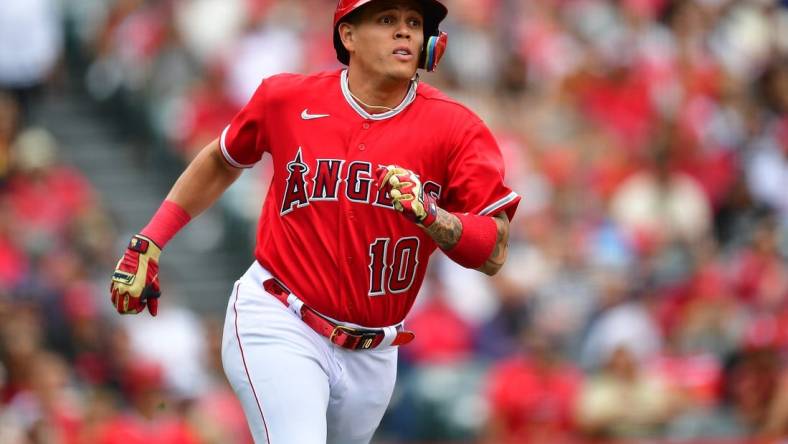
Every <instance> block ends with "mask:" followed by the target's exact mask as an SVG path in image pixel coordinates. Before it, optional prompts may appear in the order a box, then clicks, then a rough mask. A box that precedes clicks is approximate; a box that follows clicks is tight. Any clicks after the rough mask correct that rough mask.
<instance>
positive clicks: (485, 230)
mask: <svg viewBox="0 0 788 444" xmlns="http://www.w3.org/2000/svg"><path fill="white" fill-rule="evenodd" d="M453 214H454V215H455V216H457V218H458V219H460V223H461V224H462V234H461V235H460V240H459V241H458V242H457V245H455V246H454V247H452V249H451V250H449V251H445V253H446V256H449V258H451V260H453V261H454V262H457V263H458V264H460V265H462V266H463V267H465V268H474V269H475V268H479V267H481V266H482V265H484V263H485V262H487V259H488V258H489V257H490V254H492V252H493V248H495V241H496V239H497V238H498V225H497V224H496V223H495V220H493V218H492V217H490V216H477V215H475V214H460V213H453Z"/></svg>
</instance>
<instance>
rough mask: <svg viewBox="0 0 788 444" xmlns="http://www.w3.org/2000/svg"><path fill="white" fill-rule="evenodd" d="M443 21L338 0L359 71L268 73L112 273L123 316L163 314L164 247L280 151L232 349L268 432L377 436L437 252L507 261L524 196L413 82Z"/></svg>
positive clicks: (454, 109) (250, 406)
mask: <svg viewBox="0 0 788 444" xmlns="http://www.w3.org/2000/svg"><path fill="white" fill-rule="evenodd" d="M446 14H447V10H446V8H445V7H444V6H443V5H442V4H441V3H440V2H439V1H437V0H355V1H353V0H342V1H340V2H339V4H338V6H337V9H336V13H335V16H334V37H333V38H334V46H335V48H336V51H337V57H338V59H339V60H340V61H341V62H342V63H344V64H346V65H347V69H343V70H340V71H336V72H328V73H320V74H315V75H309V76H305V75H293V74H282V75H277V76H273V77H270V78H267V79H265V80H263V81H262V83H261V84H260V86H259V88H258V89H257V91H256V92H255V93H254V96H253V97H252V98H251V100H250V101H249V103H248V104H247V105H246V106H245V107H244V108H243V109H242V110H241V111H240V112H239V113H238V114H237V115H236V116H235V118H234V119H233V120H232V121H231V122H230V123H229V125H228V126H227V127H226V128H225V129H224V131H223V132H222V134H221V136H220V137H219V138H218V139H217V140H215V141H214V142H213V143H211V144H209V145H208V146H207V147H205V148H204V149H203V150H202V151H201V152H200V153H199V155H198V156H197V157H196V158H195V159H194V160H193V161H192V162H191V164H190V165H189V166H188V167H187V168H186V170H185V172H184V173H183V174H182V175H181V177H180V178H179V179H178V181H177V182H176V183H175V185H174V186H173V188H172V190H171V191H170V193H169V194H168V196H167V198H166V200H165V201H164V202H163V204H162V206H161V208H160V209H159V210H158V211H157V213H156V214H155V215H154V216H153V218H152V219H151V221H150V223H149V224H148V225H147V226H146V227H145V228H144V229H143V230H142V231H141V233H140V234H138V235H135V236H134V237H133V238H132V240H131V242H130V244H129V247H128V249H127V250H126V253H125V255H124V257H123V258H122V259H121V261H120V262H119V263H118V267H117V269H116V270H115V273H114V274H113V277H112V288H111V293H112V302H113V304H114V305H115V307H116V308H117V310H118V311H119V312H120V313H132V314H133V313H139V312H140V311H142V310H143V309H144V308H145V307H147V308H148V310H149V311H150V313H151V314H152V315H155V314H156V311H157V308H158V297H159V284H158V261H159V255H160V253H161V249H162V248H164V247H165V245H166V244H167V242H168V241H169V240H170V239H171V238H172V237H173V236H174V235H175V233H176V232H177V231H178V230H180V229H181V228H182V227H183V226H184V225H186V224H187V223H188V222H189V220H190V219H191V218H192V217H195V216H197V215H198V214H200V213H201V212H202V211H203V210H205V209H206V208H207V207H208V206H210V205H211V204H213V202H215V201H216V199H217V198H218V197H219V196H220V195H221V194H222V193H223V192H224V190H225V189H227V187H228V186H230V184H232V183H233V181H235V179H236V178H237V177H238V176H239V175H240V174H241V171H242V169H243V168H248V167H250V166H252V165H254V164H255V163H256V162H258V161H259V160H260V158H261V157H262V155H263V154H264V153H266V152H268V153H270V155H271V158H272V162H273V170H274V175H273V181H272V184H271V187H270V190H269V192H268V195H267V196H266V197H265V202H264V205H263V210H262V214H261V216H260V221H259V227H258V235H257V245H256V249H255V259H256V260H255V261H254V263H253V264H252V266H251V267H250V268H249V269H248V270H247V271H246V273H245V274H244V275H243V276H242V277H241V278H240V279H239V280H238V281H237V282H236V283H235V286H234V287H233V289H232V293H231V295H230V300H229V304H228V309H227V316H226V322H225V327H224V337H223V350H222V359H223V363H224V368H225V373H226V375H227V378H228V379H229V381H230V383H231V384H232V386H233V388H234V390H235V392H236V393H237V395H238V397H239V399H240V400H241V403H242V404H243V407H244V411H245V414H246V417H247V420H248V422H249V426H250V428H251V430H252V434H253V435H254V438H255V441H256V442H258V443H275V444H283V443H297V444H315V443H326V442H330V443H341V444H355V443H368V442H369V441H370V440H371V439H372V435H373V433H374V431H375V429H376V428H377V426H378V424H379V423H380V420H381V418H382V416H383V414H384V412H385V409H386V406H387V405H388V402H389V398H390V396H391V393H392V390H393V388H394V381H395V376H396V375H395V373H396V361H397V347H398V346H401V345H405V344H407V343H408V342H410V341H411V340H412V339H413V334H412V333H411V332H408V331H407V330H406V329H405V326H404V325H403V319H404V318H405V316H406V315H407V313H408V311H409V310H410V308H411V306H412V304H413V301H414V299H415V297H416V294H417V293H418V290H419V287H420V286H421V283H422V280H423V278H424V275H425V270H426V268H427V262H428V260H429V257H430V255H431V254H432V253H433V252H434V251H435V250H436V249H437V248H440V249H441V250H442V252H443V254H446V255H448V257H450V258H451V259H452V260H454V261H455V262H457V263H458V264H460V265H462V266H464V267H467V268H473V269H477V270H479V271H481V272H484V273H486V274H489V275H492V274H495V273H496V272H497V271H498V270H499V269H500V268H501V266H502V265H503V263H504V261H505V259H506V249H507V242H508V231H509V220H510V218H511V217H512V216H513V215H514V212H515V209H516V207H517V204H518V202H519V199H520V198H519V197H518V196H517V195H516V194H515V193H513V192H512V191H511V190H510V189H509V188H508V187H507V186H506V185H505V184H504V182H503V176H504V172H503V170H504V166H503V161H502V158H501V153H500V150H499V149H498V146H497V145H496V142H495V140H494V139H493V136H492V135H491V133H490V131H489V130H488V129H487V127H486V126H485V125H484V123H483V122H482V121H481V120H480V119H479V118H478V117H476V116H475V115H474V114H473V113H472V112H471V111H469V110H468V109H467V108H465V107H464V106H462V105H460V104H459V103H457V102H455V101H453V100H451V99H449V98H448V97H446V96H444V95H443V94H441V93H440V92H439V91H438V90H436V89H435V88H433V87H430V86H429V85H427V84H424V83H421V82H420V80H419V76H418V75H417V69H418V68H422V69H425V70H427V71H432V70H434V69H435V67H436V66H437V64H438V61H439V60H440V58H441V55H442V54H443V51H444V49H445V47H446V39H447V37H446V34H444V33H442V32H440V31H439V30H438V25H439V24H440V22H441V21H442V20H443V19H444V18H445V17H446ZM458 296H461V295H458ZM419 340H424V341H429V340H430V338H420V339H419Z"/></svg>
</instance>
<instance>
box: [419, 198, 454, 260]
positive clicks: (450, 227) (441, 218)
mask: <svg viewBox="0 0 788 444" xmlns="http://www.w3.org/2000/svg"><path fill="white" fill-rule="evenodd" d="M424 231H426V232H427V234H429V235H430V237H431V238H432V239H433V240H434V241H435V243H436V244H438V246H439V247H440V248H441V249H443V250H450V249H451V248H452V247H454V246H455V245H457V242H459V241H460V235H461V234H462V224H461V223H460V219H458V218H457V216H455V215H453V214H451V213H449V212H448V211H446V210H444V209H442V208H438V217H437V219H435V222H433V223H432V225H430V226H429V228H424Z"/></svg>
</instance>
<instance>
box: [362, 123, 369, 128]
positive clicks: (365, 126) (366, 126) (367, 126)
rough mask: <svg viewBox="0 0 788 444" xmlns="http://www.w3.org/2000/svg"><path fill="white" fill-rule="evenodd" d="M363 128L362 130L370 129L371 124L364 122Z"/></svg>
mask: <svg viewBox="0 0 788 444" xmlns="http://www.w3.org/2000/svg"><path fill="white" fill-rule="evenodd" d="M361 127H362V128H364V129H369V122H364V123H363V124H362V125H361Z"/></svg>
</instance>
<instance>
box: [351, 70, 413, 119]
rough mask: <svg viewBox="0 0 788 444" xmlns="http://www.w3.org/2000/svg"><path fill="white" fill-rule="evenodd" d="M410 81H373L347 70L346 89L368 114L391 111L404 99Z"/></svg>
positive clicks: (369, 77) (370, 78)
mask: <svg viewBox="0 0 788 444" xmlns="http://www.w3.org/2000/svg"><path fill="white" fill-rule="evenodd" d="M410 85H411V81H410V80H406V81H400V80H398V81H391V80H385V79H374V78H372V77H371V76H365V75H363V74H359V73H354V72H353V70H351V69H348V89H349V90H350V93H351V95H352V96H353V98H354V99H355V100H356V103H358V104H359V105H360V106H361V107H362V108H364V110H365V111H366V112H368V113H370V114H379V113H384V112H387V111H391V110H393V109H394V108H396V107H397V106H399V104H400V103H402V101H403V100H404V99H405V96H406V95H407V94H408V90H409V89H410Z"/></svg>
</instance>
